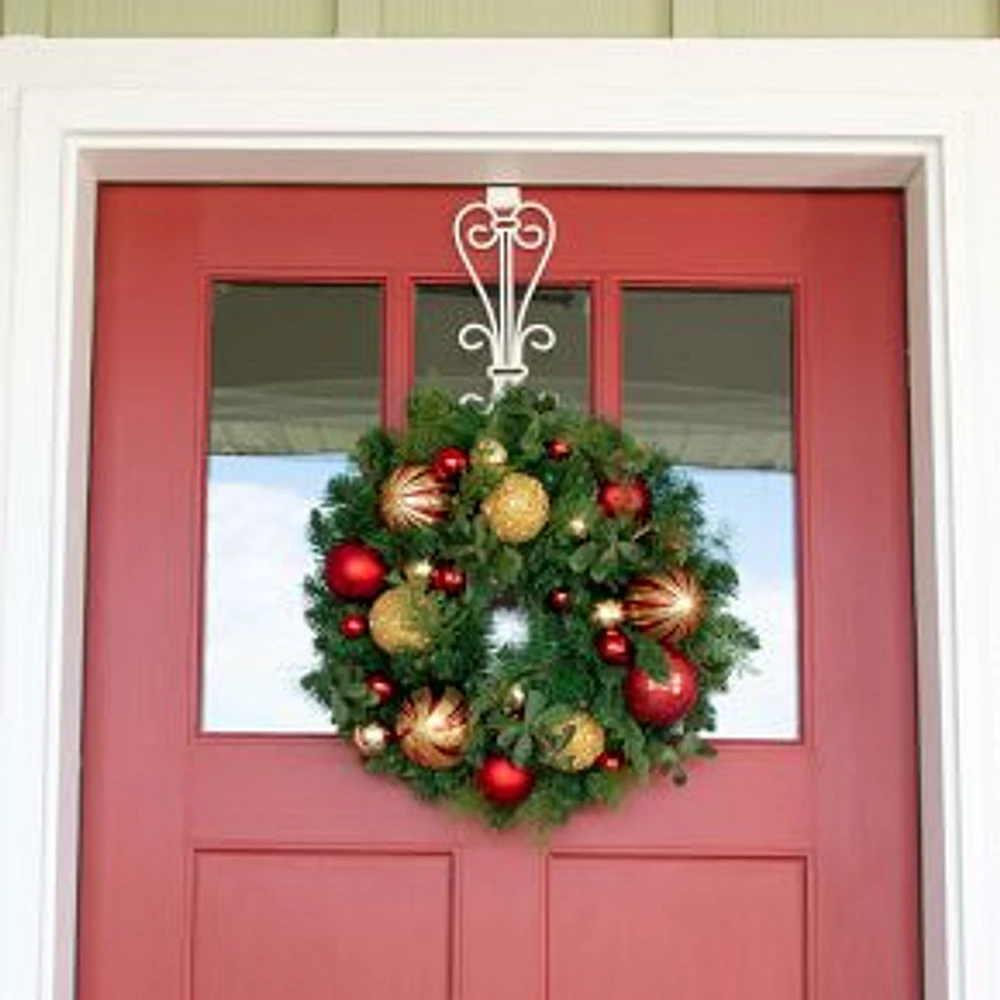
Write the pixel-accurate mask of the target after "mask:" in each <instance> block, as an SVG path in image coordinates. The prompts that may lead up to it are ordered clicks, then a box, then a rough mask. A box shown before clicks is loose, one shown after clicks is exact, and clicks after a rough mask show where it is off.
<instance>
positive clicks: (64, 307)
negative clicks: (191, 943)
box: [0, 40, 1000, 1000]
mask: <svg viewBox="0 0 1000 1000" xmlns="http://www.w3.org/2000/svg"><path fill="white" fill-rule="evenodd" d="M105 180H108V181H110V180H121V181H128V180H160V181H170V180H202V181H214V180H218V181H268V182H285V183H290V182H303V181H310V182H319V183H338V182H346V181H352V182H392V181H410V182H420V181H438V182H457V181H462V182H484V183H485V182H508V183H513V182H523V183H540V182H546V183H565V182H578V183H602V184H624V185H628V184H653V185H688V186H710V185H721V186H741V187H747V186H768V187H803V186H820V187H835V188H836V187H895V188H899V189H902V190H903V191H905V195H906V203H907V211H908V225H907V254H908V268H909V280H908V288H909V323H910V345H911V396H912V432H913V469H914V515H915V556H916V607H917V621H918V646H919V672H920V674H919V680H920V711H921V725H920V732H921V761H922V782H923V786H922V790H923V796H922V836H923V900H924V907H925V914H924V933H925V956H926V960H925V967H926V983H927V987H926V998H927V1000H1000V948H998V947H997V941H1000V919H998V914H1000V781H998V779H997V775H998V773H1000V726H994V725H993V723H994V719H995V717H996V716H997V714H998V711H1000V701H998V699H1000V682H998V681H997V680H996V679H995V678H994V673H995V672H997V671H1000V638H998V630H997V627H996V622H995V619H994V618H993V615H995V614H996V604H997V601H996V597H997V595H998V588H997V585H996V581H995V578H996V568H997V567H998V566H1000V532H998V530H997V528H998V514H1000V476H998V465H1000V463H998V456H997V450H998V449H997V447H996V445H995V442H994V438H995V437H996V428H997V427H1000V279H998V276H1000V54H998V53H997V52H996V51H995V49H994V48H993V47H992V46H988V45H977V44H975V43H875V42H860V43H849V42H832V43H830V42H828V43H823V42H757V43H731V42H730V43H726V42H683V43H678V42H674V43H637V42H582V41H575V42H565V41H545V42H487V41H478V42H468V41H466V42H412V43H402V42H364V41H351V42H344V41H339V42H329V41H324V42H319V41H310V42H118V43H113V42H112V43H109V42H43V41H37V40H8V41H6V42H3V43H0V282H2V286H0V287H2V288H3V290H4V292H5V293H6V294H5V295H4V296H3V297H2V299H0V301H2V302H3V303H4V304H5V305H4V307H3V308H2V309H0V400H2V402H3V408H2V409H0V470H2V473H3V479H2V480H0V481H2V482H4V484H5V485H4V489H3V491H0V1000H71V998H72V996H73V965H74V942H75V898H76V897H75V886H76V865H77V852H76V838H77V832H78V825H77V821H78V783H79V765H80V758H79V732H80V691H81V682H82V675H83V662H82V659H83V658H82V650H83V644H82V635H83V606H84V586H83V581H84V570H85V557H86V496H87V456H88V434H89V428H88V419H89V417H88V414H89V369H90V363H89V362H90V355H89V351H90V337H91V302H92V299H91V285H92V267H91V249H92V246H93V240H94V225H95V219H94V194H95V190H96V185H97V183H98V182H100V181H105ZM877 563H878V555H877V553H873V565H872V566H870V567H859V571H858V573H859V581H862V580H863V578H864V574H865V573H867V572H872V571H875V572H877ZM861 668H862V669H878V664H865V665H861ZM137 1000H138V998H137ZM469 1000H472V998H469ZM814 1000H816V998H814ZM818 1000H822V998H818ZM858 1000H895V998H888V997H886V998H858Z"/></svg>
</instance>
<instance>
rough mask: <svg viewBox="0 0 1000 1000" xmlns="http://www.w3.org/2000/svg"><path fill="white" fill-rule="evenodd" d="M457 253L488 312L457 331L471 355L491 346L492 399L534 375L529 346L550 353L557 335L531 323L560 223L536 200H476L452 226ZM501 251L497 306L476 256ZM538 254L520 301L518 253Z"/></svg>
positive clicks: (471, 398)
mask: <svg viewBox="0 0 1000 1000" xmlns="http://www.w3.org/2000/svg"><path fill="white" fill-rule="evenodd" d="M452 233H453V236H454V240H455V249H456V250H457V251H458V255H459V257H460V258H461V260H462V263H463V265H464V266H465V269H466V271H467V272H468V274H469V277H470V278H471V280H472V284H473V287H474V288H475V289H476V294H477V295H478V296H479V301H480V302H481V303H482V306H483V311H484V312H485V314H486V319H485V321H479V320H472V321H470V322H468V323H466V324H465V325H464V326H463V327H462V328H461V329H460V330H459V331H458V342H459V344H460V345H461V347H462V349H463V350H465V351H469V352H475V351H479V350H481V349H482V348H484V347H488V348H489V350H490V354H491V362H490V364H489V366H488V367H487V369H486V376H487V378H488V379H489V380H490V400H491V401H492V400H495V399H497V398H498V397H499V396H500V395H501V394H502V393H503V392H504V390H506V389H508V388H512V387H514V386H517V385H520V384H521V383H522V382H523V381H524V380H525V379H526V378H527V377H528V374H529V369H528V366H527V364H526V363H525V360H524V353H525V348H526V347H529V346H530V347H532V348H534V350H536V351H543V352H544V351H551V350H552V348H553V347H555V346H556V333H555V331H554V330H553V329H552V327H550V326H549V325H548V324H547V323H528V322H527V317H528V310H529V309H530V307H531V301H532V299H533V298H534V295H535V290H536V289H537V288H538V283H539V281H540V280H541V277H542V274H543V273H544V271H545V268H546V267H547V266H548V263H549V259H550V258H551V256H552V250H553V248H554V246H555V242H556V223H555V219H554V218H553V217H552V213H551V212H550V211H549V210H548V209H547V208H546V207H545V206H544V205H542V204H540V203H539V202H536V201H525V202H521V201H518V202H516V203H515V204H511V205H503V206H497V205H491V204H489V203H487V202H483V201H475V202H471V203H470V204H468V205H466V206H465V207H464V208H463V209H461V210H460V211H459V213H458V214H457V215H456V216H455V221H454V223H453V226H452ZM494 250H495V251H496V257H497V303H496V305H494V303H493V301H492V300H491V299H490V296H489V293H488V292H487V291H486V286H485V284H484V282H483V278H482V271H481V268H480V267H479V266H477V257H479V256H481V255H483V254H487V253H490V252H491V251H494ZM518 251H521V252H523V253H527V254H533V255H535V258H536V259H535V263H534V267H533V269H532V272H531V277H530V278H529V280H528V284H527V286H526V287H525V289H524V294H523V295H522V297H521V299H520V301H518V297H517V266H516V256H517V252H518ZM462 401H463V402H468V401H473V402H479V403H485V402H487V401H486V400H484V399H483V398H482V396H480V395H479V394H478V393H466V394H465V395H464V396H463V397H462Z"/></svg>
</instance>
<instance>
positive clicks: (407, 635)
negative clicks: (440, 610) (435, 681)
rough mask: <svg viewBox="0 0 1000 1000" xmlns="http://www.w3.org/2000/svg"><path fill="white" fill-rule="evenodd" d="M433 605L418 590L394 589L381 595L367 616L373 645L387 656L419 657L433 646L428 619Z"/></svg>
mask: <svg viewBox="0 0 1000 1000" xmlns="http://www.w3.org/2000/svg"><path fill="white" fill-rule="evenodd" d="M434 610H435V605H434V603H433V601H432V600H431V599H430V598H428V597H426V596H425V595H424V594H422V593H421V592H420V591H419V590H417V589H416V588H415V587H412V586H408V585H403V586H399V587H393V588H392V589H391V590H387V591H385V592H384V593H383V594H380V595H379V597H378V598H377V599H376V601H375V603H374V604H373V605H372V608H371V611H369V612H368V630H369V632H370V633H371V637H372V641H373V642H374V643H375V645H376V646H378V647H379V649H381V650H383V651H384V652H386V653H389V654H393V653H420V652H423V651H424V650H425V649H427V648H428V647H429V646H430V644H431V637H430V633H429V629H428V619H429V618H432V617H433V614H434Z"/></svg>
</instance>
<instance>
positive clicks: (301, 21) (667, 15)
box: [0, 0, 1000, 38]
mask: <svg viewBox="0 0 1000 1000" xmlns="http://www.w3.org/2000/svg"><path fill="white" fill-rule="evenodd" d="M0 4H2V6H0V11H2V19H3V30H4V32H5V33H6V34H31V35H53V36H87V37H95V36H98V37H100V36H124V37H130V36H137V35H140V36H141V35H152V36H161V37H191V36H204V37H219V36H243V37H310V36H311V37H330V36H333V35H351V36H371V35H381V36H385V37H396V38H399V37H403V38H408V37H421V36H437V37H449V36H450V37H454V36H469V35H487V36H543V35H557V36H580V37H585V36H618V37H652V38H656V37H669V36H677V37H692V36H719V37H733V38H741V37H774V36H813V35H827V36H859V35H860V36H868V35H870V36H901V37H913V36H925V37H926V36H930V37H949V36H950V37H956V36H958V37H990V36H995V35H996V34H997V33H998V5H1000V0H0Z"/></svg>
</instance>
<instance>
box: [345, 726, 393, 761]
mask: <svg viewBox="0 0 1000 1000" xmlns="http://www.w3.org/2000/svg"><path fill="white" fill-rule="evenodd" d="M389 736H390V733H389V730H388V729H387V728H386V727H385V726H383V725H382V723H381V722H369V723H368V725H367V726H355V727H354V736H353V739H354V745H355V747H357V749H358V753H360V754H361V756H362V757H377V756H378V755H379V754H382V753H385V748H386V747H387V746H388V745H389Z"/></svg>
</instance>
